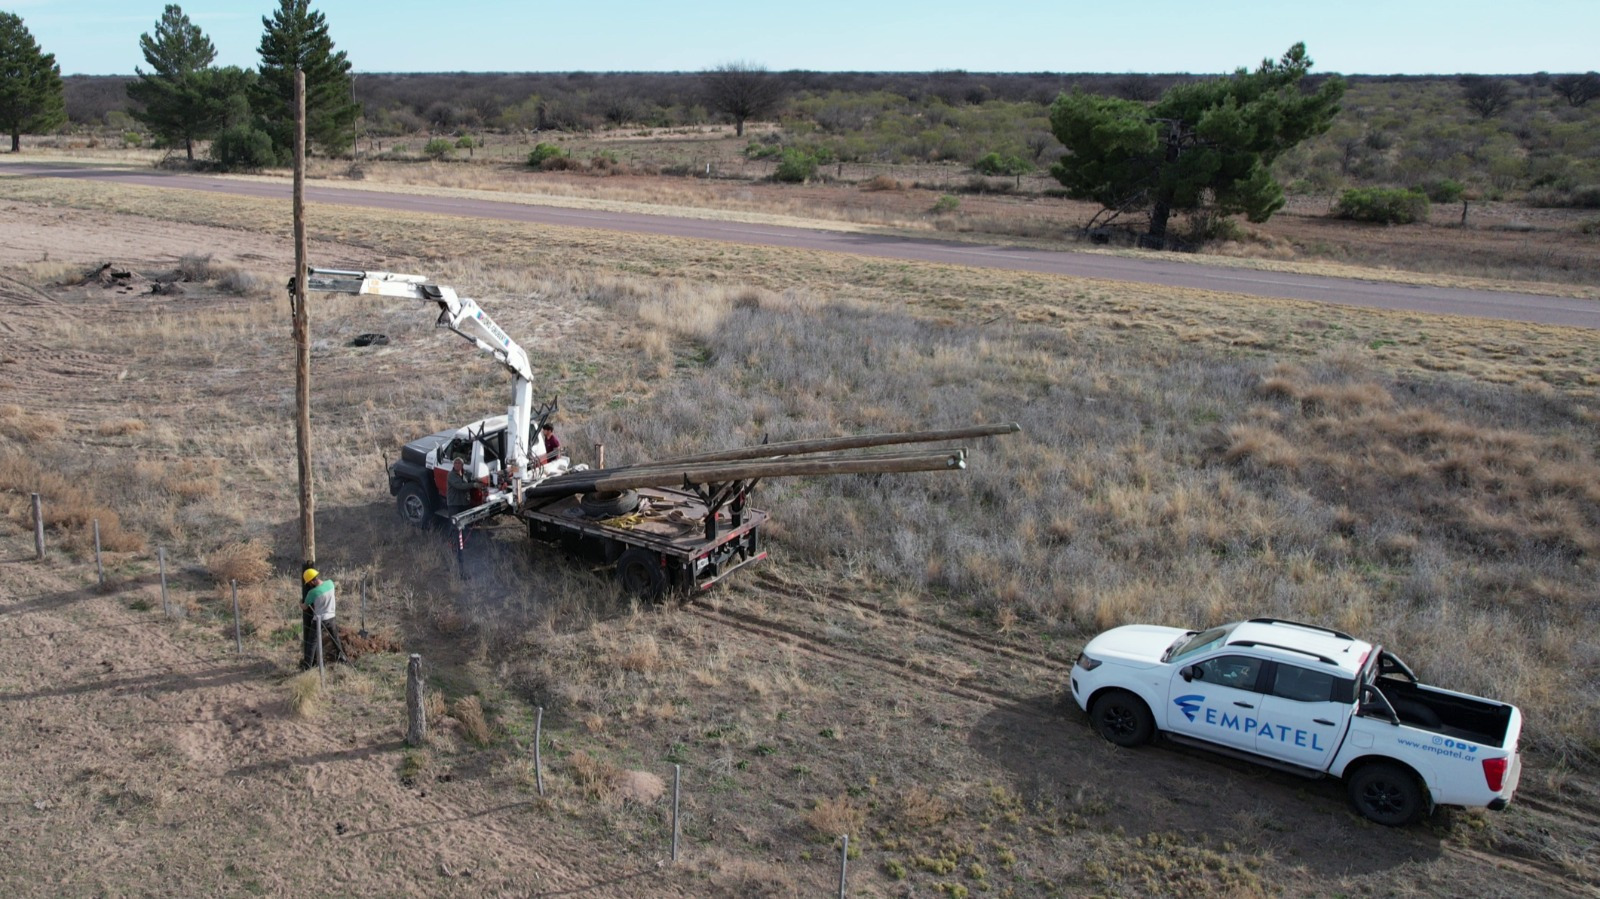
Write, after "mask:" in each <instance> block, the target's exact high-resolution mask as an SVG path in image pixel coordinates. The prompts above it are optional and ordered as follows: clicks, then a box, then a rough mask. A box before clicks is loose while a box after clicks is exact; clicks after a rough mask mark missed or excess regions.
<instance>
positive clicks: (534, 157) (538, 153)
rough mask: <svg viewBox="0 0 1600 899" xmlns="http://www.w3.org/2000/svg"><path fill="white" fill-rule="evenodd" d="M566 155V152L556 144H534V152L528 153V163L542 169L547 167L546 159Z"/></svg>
mask: <svg viewBox="0 0 1600 899" xmlns="http://www.w3.org/2000/svg"><path fill="white" fill-rule="evenodd" d="M565 155H566V153H565V152H563V151H562V149H561V148H560V147H558V146H556V145H555V144H545V143H541V144H537V145H535V146H534V148H533V152H531V153H529V154H528V165H530V166H532V167H534V168H536V169H542V168H544V167H545V165H544V164H545V160H548V159H556V158H558V157H562V156H565Z"/></svg>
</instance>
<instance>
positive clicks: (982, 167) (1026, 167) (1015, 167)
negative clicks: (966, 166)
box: [972, 153, 1033, 176]
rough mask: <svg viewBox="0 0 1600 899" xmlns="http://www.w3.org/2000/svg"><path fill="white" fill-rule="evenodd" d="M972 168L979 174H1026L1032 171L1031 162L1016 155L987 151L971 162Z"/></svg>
mask: <svg viewBox="0 0 1600 899" xmlns="http://www.w3.org/2000/svg"><path fill="white" fill-rule="evenodd" d="M972 170H973V171H975V172H977V173H978V174H980V175H1013V176H1015V175H1026V174H1027V173H1028V172H1031V171H1033V164H1032V163H1030V162H1028V161H1027V160H1025V159H1022V158H1020V157H1017V156H1001V155H1000V154H999V153H988V154H985V155H983V156H981V157H979V158H978V161H977V162H974V163H973V164H972Z"/></svg>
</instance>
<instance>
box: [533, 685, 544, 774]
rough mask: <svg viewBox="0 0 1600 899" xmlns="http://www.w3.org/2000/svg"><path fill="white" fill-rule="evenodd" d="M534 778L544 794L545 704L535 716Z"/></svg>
mask: <svg viewBox="0 0 1600 899" xmlns="http://www.w3.org/2000/svg"><path fill="white" fill-rule="evenodd" d="M533 779H534V781H535V782H536V783H538V785H539V795H540V796H543V795H544V706H539V711H538V712H536V713H534V716H533Z"/></svg>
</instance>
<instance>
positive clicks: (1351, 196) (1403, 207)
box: [1333, 187, 1430, 225]
mask: <svg viewBox="0 0 1600 899" xmlns="http://www.w3.org/2000/svg"><path fill="white" fill-rule="evenodd" d="M1429 208H1430V207H1429V204H1428V195H1427V194H1425V193H1423V192H1422V191H1420V190H1401V189H1399V188H1396V187H1357V188H1351V189H1350V190H1347V191H1345V192H1344V193H1343V194H1341V195H1340V196H1339V202H1338V203H1337V204H1336V205H1335V206H1334V210H1333V214H1334V215H1335V216H1337V217H1338V218H1342V219H1351V220H1353V221H1357V222H1378V223H1381V224H1385V225H1407V224H1410V223H1412V222H1416V221H1426V220H1427V218H1428V210H1429Z"/></svg>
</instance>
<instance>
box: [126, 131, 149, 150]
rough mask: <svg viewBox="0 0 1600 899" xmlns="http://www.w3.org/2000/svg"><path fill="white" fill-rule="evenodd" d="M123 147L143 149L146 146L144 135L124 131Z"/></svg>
mask: <svg viewBox="0 0 1600 899" xmlns="http://www.w3.org/2000/svg"><path fill="white" fill-rule="evenodd" d="M122 145H123V146H125V147H142V146H144V135H143V134H140V133H139V132H137V131H124V132H122Z"/></svg>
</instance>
